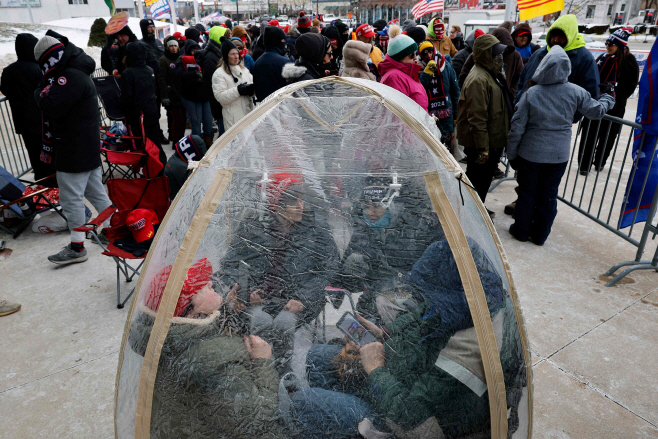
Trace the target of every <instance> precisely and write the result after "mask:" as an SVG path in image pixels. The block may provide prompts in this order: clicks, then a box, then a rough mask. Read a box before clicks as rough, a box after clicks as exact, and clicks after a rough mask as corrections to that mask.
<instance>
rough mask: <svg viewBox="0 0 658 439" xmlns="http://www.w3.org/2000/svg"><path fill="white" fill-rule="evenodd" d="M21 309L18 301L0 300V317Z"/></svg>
mask: <svg viewBox="0 0 658 439" xmlns="http://www.w3.org/2000/svg"><path fill="white" fill-rule="evenodd" d="M19 309H21V304H20V303H11V302H8V301H7V300H0V317H2V316H8V315H9V314H13V313H15V312H16V311H18V310H19Z"/></svg>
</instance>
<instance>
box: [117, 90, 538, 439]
mask: <svg viewBox="0 0 658 439" xmlns="http://www.w3.org/2000/svg"><path fill="white" fill-rule="evenodd" d="M438 137H439V135H438V130H437V129H436V125H435V123H434V121H433V120H432V119H431V118H430V117H429V116H428V115H427V113H426V112H425V111H424V110H423V109H421V108H420V107H419V106H418V105H417V104H415V103H414V102H413V101H411V100H410V99H409V98H407V97H406V96H403V95H402V94H400V93H399V92H397V91H395V90H393V89H391V88H389V87H386V86H383V85H381V84H377V83H372V82H366V81H359V80H346V79H343V78H332V79H325V80H320V81H312V82H306V83H300V84H295V85H293V86H288V87H286V88H284V89H282V90H280V91H279V92H278V93H277V94H275V95H273V96H271V97H270V98H269V99H267V100H266V101H265V102H263V103H262V104H261V105H260V106H259V107H257V108H256V109H255V110H254V111H253V112H252V113H250V114H249V115H247V116H246V117H245V118H243V119H242V120H241V121H240V122H238V123H237V124H236V125H235V126H233V127H232V128H231V129H230V130H229V131H228V132H227V133H225V135H224V136H223V137H222V138H220V139H219V140H218V141H217V142H216V143H215V145H214V146H213V148H211V150H210V151H209V152H208V153H207V154H206V156H205V158H204V159H203V160H202V161H201V162H200V163H199V166H198V168H197V169H196V170H195V172H194V173H193V174H192V176H191V177H190V178H189V179H188V180H187V182H186V185H185V186H184V187H183V189H181V191H180V193H179V195H178V197H177V198H176V200H175V201H174V203H173V204H172V206H171V208H170V210H169V212H168V214H167V217H166V218H165V219H164V221H163V222H162V225H161V226H160V229H159V231H158V235H157V236H156V240H155V242H154V244H153V246H152V247H151V251H150V252H149V256H148V258H147V261H146V265H145V268H144V269H143V271H142V276H141V278H140V280H139V283H138V286H137V290H136V291H137V294H136V297H135V299H134V301H133V304H132V307H131V310H130V313H129V316H128V321H127V324H126V332H125V334H124V339H123V344H122V352H121V356H120V364H119V373H118V376H117V391H116V392H117V393H116V413H115V422H116V436H117V438H119V439H125V438H158V439H160V438H245V439H246V438H250V439H251V438H289V437H290V438H300V437H303V438H343V437H344V438H352V437H365V438H375V437H377V438H379V437H388V438H394V437H397V438H425V437H427V438H442V437H446V438H480V437H495V438H503V437H512V438H527V437H530V434H531V419H532V384H531V375H530V367H529V366H530V365H529V359H530V353H529V351H528V345H527V339H526V335H525V328H524V326H523V319H522V315H521V313H520V310H519V306H518V303H517V299H516V293H515V291H514V288H513V282H512V278H511V276H510V273H509V267H508V265H507V262H506V259H505V256H504V253H503V251H502V248H501V247H500V242H499V240H498V238H497V236H496V235H495V231H494V229H493V226H492V224H491V222H490V220H489V219H488V217H487V216H486V211H484V208H483V206H482V204H481V203H480V201H479V200H477V199H476V197H477V195H475V193H474V191H473V190H472V189H470V188H469V187H468V180H467V179H466V177H465V176H463V174H462V173H461V171H460V168H459V166H458V165H457V163H456V162H455V161H454V159H452V157H451V156H450V155H449V153H448V152H447V150H446V149H445V148H444V147H443V145H441V144H440V142H439V141H438V140H437V139H438Z"/></svg>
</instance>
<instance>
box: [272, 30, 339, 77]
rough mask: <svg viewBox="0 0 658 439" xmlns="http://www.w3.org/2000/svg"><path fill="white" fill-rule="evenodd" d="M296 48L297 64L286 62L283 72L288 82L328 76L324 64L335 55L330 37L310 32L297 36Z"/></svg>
mask: <svg viewBox="0 0 658 439" xmlns="http://www.w3.org/2000/svg"><path fill="white" fill-rule="evenodd" d="M295 48H296V49H297V53H298V54H299V59H298V60H297V62H295V64H286V65H285V66H284V67H283V71H282V72H281V76H283V78H284V79H285V80H286V81H287V82H288V84H293V83H295V82H299V81H307V80H310V79H319V78H324V77H325V76H326V73H325V69H324V65H325V64H329V63H330V62H331V60H332V59H333V57H334V51H333V48H332V46H331V41H330V40H329V38H327V37H325V36H324V35H321V34H315V33H310V32H309V33H306V34H303V35H302V36H300V37H299V38H297V41H296V42H295Z"/></svg>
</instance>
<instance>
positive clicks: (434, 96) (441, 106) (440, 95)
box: [427, 51, 451, 119]
mask: <svg viewBox="0 0 658 439" xmlns="http://www.w3.org/2000/svg"><path fill="white" fill-rule="evenodd" d="M434 62H436V66H437V67H438V68H437V71H436V73H435V74H434V75H432V80H431V81H430V86H429V87H428V88H427V98H428V100H429V108H428V109H427V112H428V113H429V114H430V115H431V116H436V117H438V118H439V119H447V118H448V117H450V114H451V110H450V106H449V105H448V98H447V97H446V92H445V88H444V87H443V75H442V73H441V72H442V71H443V69H444V68H445V63H446V59H445V57H444V56H443V55H441V53H439V52H438V51H437V52H436V55H435V56H434Z"/></svg>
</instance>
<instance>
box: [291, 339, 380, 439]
mask: <svg viewBox="0 0 658 439" xmlns="http://www.w3.org/2000/svg"><path fill="white" fill-rule="evenodd" d="M342 348H343V347H342V346H337V345H314V346H313V347H311V349H310V350H309V352H308V355H307V357H306V366H307V371H308V380H309V384H310V386H311V387H307V388H303V389H301V390H299V391H297V392H296V393H295V395H294V396H293V397H292V404H293V418H294V420H295V423H296V424H297V428H298V429H299V431H300V432H303V434H304V437H310V438H342V437H353V436H358V435H359V432H358V429H357V426H358V425H359V422H361V421H362V420H363V419H364V418H372V415H373V410H372V408H371V407H370V404H368V403H367V402H366V401H363V400H362V399H360V398H358V397H356V396H353V395H349V394H347V393H341V392H338V391H335V390H334V389H337V388H338V380H337V378H336V377H335V374H334V373H333V372H332V370H331V368H330V364H329V362H330V360H331V359H332V358H333V357H334V356H335V355H336V354H338V353H339V352H340V351H341V349H342Z"/></svg>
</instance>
